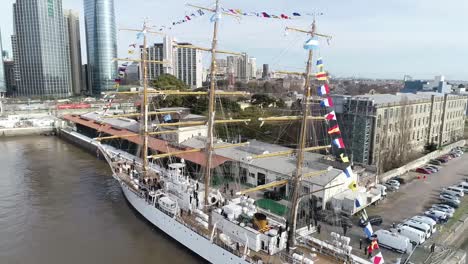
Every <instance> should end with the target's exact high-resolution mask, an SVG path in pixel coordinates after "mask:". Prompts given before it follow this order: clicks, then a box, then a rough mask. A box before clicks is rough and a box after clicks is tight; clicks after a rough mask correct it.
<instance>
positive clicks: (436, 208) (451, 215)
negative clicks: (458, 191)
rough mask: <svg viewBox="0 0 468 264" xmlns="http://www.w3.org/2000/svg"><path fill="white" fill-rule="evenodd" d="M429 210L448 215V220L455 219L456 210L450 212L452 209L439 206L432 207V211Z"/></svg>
mask: <svg viewBox="0 0 468 264" xmlns="http://www.w3.org/2000/svg"><path fill="white" fill-rule="evenodd" d="M429 210H437V211H441V212H444V213H446V214H447V217H448V218H452V217H453V213H454V212H455V210H453V211H452V210H450V209H447V208H445V207H440V206H437V205H433V206H432V207H431V209H429Z"/></svg>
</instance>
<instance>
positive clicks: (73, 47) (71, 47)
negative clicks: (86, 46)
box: [64, 9, 83, 95]
mask: <svg viewBox="0 0 468 264" xmlns="http://www.w3.org/2000/svg"><path fill="white" fill-rule="evenodd" d="M64 16H65V26H66V33H67V36H68V41H67V47H68V56H69V57H70V69H71V78H72V89H73V94H74V95H80V94H81V93H82V90H83V85H82V82H81V80H82V77H81V38H80V17H79V13H78V12H76V11H74V10H71V9H70V10H65V11H64Z"/></svg>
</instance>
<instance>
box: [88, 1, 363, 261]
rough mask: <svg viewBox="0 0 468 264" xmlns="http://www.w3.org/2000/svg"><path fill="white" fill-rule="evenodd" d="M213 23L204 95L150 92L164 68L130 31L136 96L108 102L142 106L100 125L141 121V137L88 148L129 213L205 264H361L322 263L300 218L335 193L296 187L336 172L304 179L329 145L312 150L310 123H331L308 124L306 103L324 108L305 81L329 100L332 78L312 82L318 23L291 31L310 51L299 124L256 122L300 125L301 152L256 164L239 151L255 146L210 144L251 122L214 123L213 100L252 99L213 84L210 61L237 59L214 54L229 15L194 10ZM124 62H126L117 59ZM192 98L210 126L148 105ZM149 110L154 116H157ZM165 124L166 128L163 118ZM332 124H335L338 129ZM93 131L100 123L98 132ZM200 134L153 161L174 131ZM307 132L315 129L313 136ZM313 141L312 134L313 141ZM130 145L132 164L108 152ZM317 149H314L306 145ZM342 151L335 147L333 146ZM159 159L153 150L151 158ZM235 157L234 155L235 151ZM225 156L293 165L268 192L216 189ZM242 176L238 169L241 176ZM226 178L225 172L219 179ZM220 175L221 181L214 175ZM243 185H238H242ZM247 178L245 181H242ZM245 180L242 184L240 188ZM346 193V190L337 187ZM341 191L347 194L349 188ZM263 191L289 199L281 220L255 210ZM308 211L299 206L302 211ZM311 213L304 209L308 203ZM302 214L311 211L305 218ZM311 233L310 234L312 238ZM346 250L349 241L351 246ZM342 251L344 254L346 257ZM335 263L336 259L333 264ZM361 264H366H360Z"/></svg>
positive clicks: (228, 186) (327, 256)
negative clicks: (135, 50) (193, 164)
mask: <svg viewBox="0 0 468 264" xmlns="http://www.w3.org/2000/svg"><path fill="white" fill-rule="evenodd" d="M198 8H200V9H201V10H204V11H205V12H211V13H212V14H213V16H212V18H211V20H212V22H213V36H212V44H211V48H205V49H204V48H198V47H195V46H190V47H191V48H197V49H202V50H205V51H208V52H210V53H211V67H210V69H211V70H210V85H209V88H208V89H206V90H201V91H200V90H197V91H193V90H188V91H186V90H184V91H182V90H165V89H152V88H149V83H148V79H149V78H148V68H149V65H150V64H164V63H166V62H164V61H155V60H151V59H149V58H148V49H147V47H148V45H147V42H148V40H147V35H149V34H152V33H157V32H152V31H151V29H152V28H151V27H149V26H148V23H146V22H145V23H144V25H143V27H142V28H141V29H137V30H134V31H136V32H137V33H138V34H141V36H142V39H143V43H142V46H141V47H143V48H141V57H140V58H139V59H138V60H133V61H134V62H138V63H140V65H141V66H140V67H141V77H142V78H141V82H142V85H141V86H142V87H141V88H140V89H139V90H137V91H129V92H116V93H115V94H114V95H115V96H119V94H130V95H136V96H138V97H139V98H140V110H141V112H140V113H133V114H123V115H115V114H108V115H104V116H102V119H103V120H104V119H106V118H120V119H125V118H139V122H138V124H139V126H140V128H139V133H133V134H125V133H119V134H118V135H108V134H105V133H103V134H104V135H101V136H99V137H97V138H95V139H94V141H93V144H95V145H97V146H98V149H99V150H100V152H101V153H102V155H103V156H104V157H105V159H106V161H107V163H108V164H109V166H110V168H111V170H112V176H113V177H114V178H115V179H116V180H117V181H118V182H119V184H120V186H121V188H122V191H123V194H124V196H125V197H126V199H127V200H128V202H129V203H130V205H131V206H132V207H133V208H134V209H135V210H136V211H138V212H139V213H140V214H141V215H142V216H143V217H144V218H146V219H147V220H148V221H149V222H150V223H151V224H153V225H154V226H156V227H157V228H159V229H160V230H161V231H162V232H164V233H166V234H167V235H168V236H170V237H171V238H173V239H174V240H176V241H177V242H179V243H180V244H182V245H184V246H185V247H186V248H188V249H190V250H191V251H193V252H194V253H195V254H197V255H199V256H200V257H202V258H203V259H205V260H206V261H208V262H211V263H232V264H234V263H235V264H240V263H309V264H310V263H343V262H348V263H357V262H355V261H354V260H353V258H350V251H351V249H350V248H349V251H347V252H345V251H346V250H344V251H343V249H340V250H338V249H334V248H329V249H328V253H327V251H326V250H324V248H323V246H322V248H321V249H320V250H317V247H318V244H317V243H319V242H317V240H316V239H313V238H312V236H310V235H311V234H312V233H313V232H314V231H315V228H314V227H313V226H312V224H311V222H310V219H308V220H307V219H306V220H304V219H303V218H301V221H300V220H299V216H300V215H301V214H303V213H304V208H303V207H304V206H303V205H301V202H304V201H305V200H307V201H309V200H310V199H309V198H310V197H311V194H312V193H315V192H320V191H324V190H325V189H329V188H336V187H337V186H328V187H325V188H322V189H317V190H314V191H313V192H311V191H310V190H307V191H304V186H302V182H303V180H304V179H306V178H310V177H322V176H325V177H326V175H327V174H329V172H330V170H332V168H331V167H329V166H324V167H321V168H320V169H315V170H309V167H308V165H309V164H308V163H309V161H308V160H307V155H308V153H310V152H314V151H320V150H326V149H330V148H331V147H332V146H331V145H325V146H318V145H314V146H311V145H310V142H311V140H310V134H311V131H310V130H311V129H310V128H311V125H310V124H311V123H312V122H327V120H330V119H329V116H325V117H324V116H323V115H321V116H314V115H312V114H313V111H312V102H313V101H315V102H317V101H323V102H326V100H327V98H325V99H323V98H321V97H320V95H321V94H322V93H320V89H319V93H317V91H316V90H315V89H311V86H312V84H311V79H312V78H314V79H316V80H318V81H321V84H322V85H321V87H322V92H323V93H324V94H326V90H327V89H329V88H328V78H326V73H325V72H313V68H314V54H313V51H314V48H313V47H314V45H316V43H317V41H318V40H317V39H318V38H319V37H324V38H329V37H328V36H326V35H322V34H319V33H317V32H316V28H315V18H314V23H313V24H312V27H311V28H310V29H308V30H299V29H294V28H288V30H292V31H296V32H301V33H305V34H307V35H308V40H307V41H306V43H305V44H304V48H305V49H306V50H307V51H308V58H307V66H306V69H305V71H304V72H301V73H297V74H299V75H301V76H303V77H304V79H305V84H304V93H303V94H304V99H303V100H302V104H301V110H300V111H298V112H300V115H297V116H276V117H267V118H261V119H260V120H259V121H260V122H262V123H267V122H272V123H278V122H297V123H298V124H300V125H298V127H300V129H299V131H298V144H297V147H296V148H295V149H287V150H285V149H284V148H278V151H271V152H269V151H264V152H259V153H256V155H248V156H243V155H246V154H245V153H247V152H242V151H239V150H242V149H248V148H250V149H255V142H240V141H238V142H234V143H233V142H229V143H227V142H222V141H220V140H218V139H216V137H215V134H216V132H215V126H216V125H219V124H222V125H230V126H233V125H236V124H239V123H244V122H249V121H251V120H249V119H220V117H221V116H222V115H218V114H217V111H216V109H218V108H219V107H220V106H219V105H218V106H217V102H218V101H221V100H218V99H219V97H239V96H240V97H242V96H248V94H247V93H245V92H238V91H221V90H218V89H217V82H216V73H217V72H216V71H217V65H216V56H217V54H219V53H223V54H237V53H231V52H227V51H220V50H218V27H219V23H220V17H221V15H222V14H223V15H231V16H232V14H228V13H226V12H224V11H223V10H222V9H221V7H220V6H219V1H217V3H216V6H215V8H213V9H211V8H202V7H198ZM123 60H124V61H126V62H128V61H132V60H130V59H123ZM189 95H192V96H198V97H207V99H208V111H207V117H206V119H205V120H202V121H177V122H159V121H158V120H160V117H161V116H164V117H166V116H170V115H171V114H173V113H175V112H174V110H165V109H152V104H153V102H155V101H157V100H159V99H160V98H165V97H166V96H173V97H177V96H189ZM153 108H154V107H153ZM164 119H165V118H164ZM334 120H336V119H334ZM95 123H96V122H95ZM200 125H201V126H206V128H207V129H206V132H205V133H206V134H205V133H204V135H203V136H202V137H198V141H197V144H193V146H191V147H185V148H176V147H171V146H165V148H166V151H165V152H162V151H155V150H154V149H155V148H154V147H153V148H152V144H153V145H155V144H157V143H154V142H153V141H152V140H153V138H154V137H155V136H161V135H170V134H171V133H175V131H178V130H177V129H170V128H173V127H177V128H180V127H190V126H200ZM312 130H313V129H312ZM314 134H315V131H314ZM130 139H131V140H132V141H133V142H135V143H137V144H138V145H139V146H140V150H139V155H138V156H133V155H130V154H127V153H122V152H121V151H116V150H115V148H112V147H109V145H108V144H107V142H109V141H111V140H130ZM312 142H313V143H317V141H316V140H315V141H314V140H312ZM334 142H337V143H336V144H338V147H340V145H339V144H342V143H340V142H342V141H340V140H338V141H336V140H335V141H334ZM156 149H157V148H156ZM234 149H236V151H237V152H236V151H234ZM222 151H231V152H233V153H234V154H233V155H237V156H238V157H239V159H240V160H244V161H245V162H247V163H249V162H250V163H255V162H257V161H260V160H262V159H266V158H272V157H286V158H287V159H292V160H293V162H292V165H291V166H292V171H293V173H292V177H290V178H289V179H286V180H284V179H278V180H276V181H271V182H266V181H265V179H263V180H260V179H259V180H258V184H256V186H253V187H252V186H250V187H249V185H248V184H239V179H237V180H236V179H234V180H233V179H232V177H231V175H230V176H229V177H228V176H226V177H225V178H226V179H231V181H229V180H226V181H224V182H223V183H222V184H220V183H219V182H217V181H219V177H218V176H216V177H214V174H215V172H214V168H215V167H217V166H218V165H219V164H220V159H222V156H220V155H218V153H220V152H222ZM186 159H192V160H193V159H196V160H198V162H199V163H200V164H201V166H198V167H197V168H196V170H194V169H193V168H187V164H186ZM238 169H240V168H238ZM223 173H226V172H221V174H223ZM217 174H220V172H219V171H218V172H217ZM241 177H242V176H241ZM247 177H248V176H247ZM245 181H246V180H245V178H244V179H240V182H244V183H245ZM341 188H342V186H341ZM346 188H347V187H346ZM267 190H275V191H276V190H282V191H284V192H287V193H288V201H286V203H287V207H288V209H287V213H286V214H285V215H279V214H276V213H275V212H272V211H269V210H264V209H262V208H259V207H258V206H257V200H258V198H259V197H262V195H263V193H260V192H264V191H267ZM302 204H304V203H302ZM306 204H307V202H306ZM307 210H308V209H307ZM311 226H312V228H311ZM348 243H349V241H348ZM345 248H346V247H345ZM331 256H333V257H331ZM361 263H366V262H361Z"/></svg>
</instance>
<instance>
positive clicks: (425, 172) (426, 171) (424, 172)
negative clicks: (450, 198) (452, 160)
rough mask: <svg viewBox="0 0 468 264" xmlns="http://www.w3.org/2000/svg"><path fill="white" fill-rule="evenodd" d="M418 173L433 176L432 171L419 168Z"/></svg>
mask: <svg viewBox="0 0 468 264" xmlns="http://www.w3.org/2000/svg"><path fill="white" fill-rule="evenodd" d="M416 172H417V173H422V174H432V171H430V170H428V169H425V168H417V169H416Z"/></svg>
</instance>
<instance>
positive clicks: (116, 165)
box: [111, 161, 342, 264]
mask: <svg viewBox="0 0 468 264" xmlns="http://www.w3.org/2000/svg"><path fill="white" fill-rule="evenodd" d="M124 164H125V163H123V162H119V161H115V162H112V164H111V167H112V168H113V169H114V172H115V173H114V174H115V176H116V177H117V178H119V179H120V180H121V181H123V182H125V184H126V185H127V186H128V187H129V188H131V189H132V190H133V191H134V192H135V193H140V194H141V190H142V189H140V187H138V188H137V186H142V183H140V182H138V180H136V178H134V177H131V176H130V175H129V174H128V173H127V170H126V169H125V168H126V167H125V165H124ZM127 165H128V164H127ZM137 170H138V168H137ZM146 178H147V179H152V180H156V179H157V180H159V175H158V174H157V173H156V172H154V171H151V170H150V171H149V172H148V174H147V177H146ZM144 185H145V184H143V186H144ZM144 188H146V189H147V190H149V189H150V187H149V186H145V187H144ZM142 198H144V197H142ZM148 203H149V204H150V203H151V201H150V200H148ZM196 217H197V215H195V214H190V213H189V212H183V213H179V214H178V215H177V216H176V217H175V219H177V221H178V222H180V223H181V224H183V225H185V226H187V227H189V228H190V229H191V230H193V231H194V232H196V233H197V234H199V235H201V236H203V237H205V238H206V239H211V232H210V230H211V229H206V228H205V227H204V226H202V225H201V224H200V223H199V222H197V221H196ZM211 228H212V227H211ZM218 233H219V232H216V235H215V237H214V238H213V243H215V244H217V245H218V246H220V247H222V248H224V249H225V250H228V251H229V252H231V253H233V254H235V255H237V256H244V252H245V247H244V246H243V245H239V249H237V248H236V246H234V245H232V246H228V245H226V244H224V243H223V242H222V241H221V239H220V238H219V236H218V235H219V234H218ZM292 253H297V254H299V255H302V256H305V257H306V258H308V259H312V260H313V261H314V263H317V264H337V263H342V261H339V260H337V259H333V258H332V257H329V256H326V255H323V254H320V253H318V252H316V251H315V250H313V249H312V248H311V247H308V246H305V245H303V246H297V247H296V248H295V249H294V250H292V251H291V254H288V253H286V252H280V253H278V254H275V255H269V254H267V252H263V251H259V252H255V251H253V250H248V254H247V255H246V256H245V257H246V259H248V260H250V261H251V262H252V263H258V261H259V260H261V261H262V262H263V263H270V264H282V263H293V259H292V257H291V256H292Z"/></svg>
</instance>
